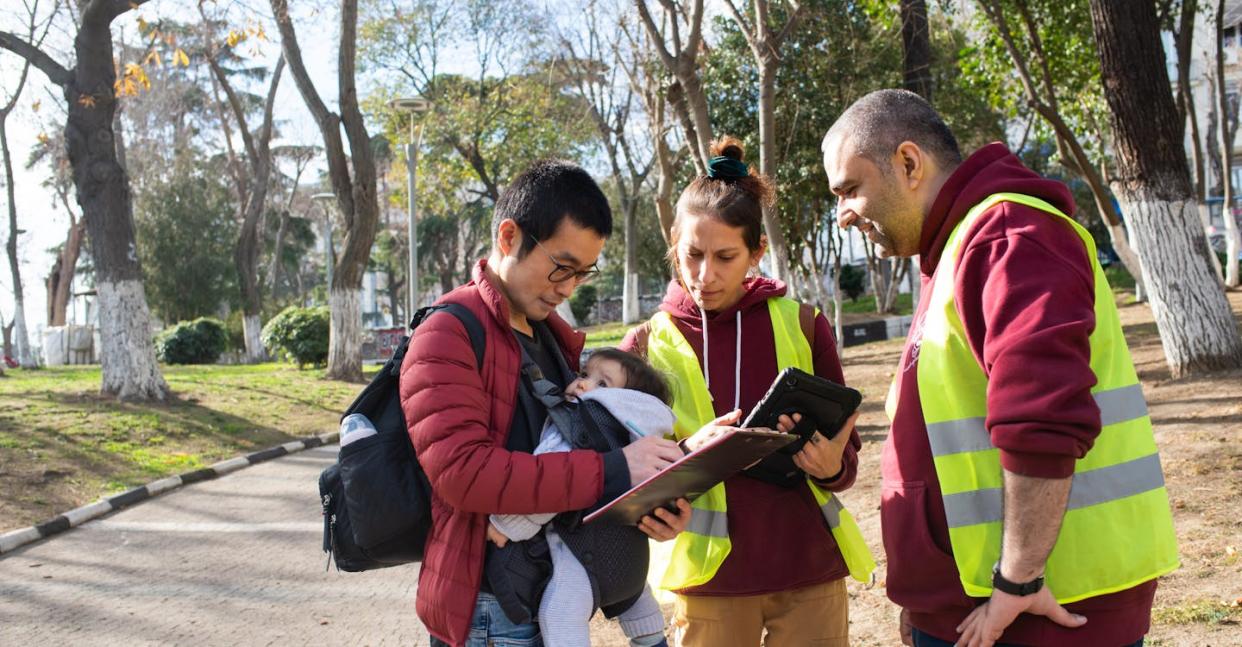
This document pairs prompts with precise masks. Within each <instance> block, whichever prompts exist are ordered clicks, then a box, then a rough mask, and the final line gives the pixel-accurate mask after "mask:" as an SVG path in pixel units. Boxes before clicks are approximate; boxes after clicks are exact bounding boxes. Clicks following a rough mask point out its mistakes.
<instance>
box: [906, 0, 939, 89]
mask: <svg viewBox="0 0 1242 647" xmlns="http://www.w3.org/2000/svg"><path fill="white" fill-rule="evenodd" d="M901 50H902V60H901V71H902V83H901V85H902V87H904V88H905V89H907V90H909V91H911V92H913V93H915V94H917V95H919V96H921V97H923V98H924V99H927V102H928V103H931V101H932V76H931V63H932V52H931V32H930V31H929V30H928V26H927V3H926V2H925V1H924V0H901Z"/></svg>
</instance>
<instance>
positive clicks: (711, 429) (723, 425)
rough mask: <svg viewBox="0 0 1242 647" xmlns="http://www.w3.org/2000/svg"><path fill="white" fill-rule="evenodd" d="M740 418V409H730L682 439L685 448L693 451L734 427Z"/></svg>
mask: <svg viewBox="0 0 1242 647" xmlns="http://www.w3.org/2000/svg"><path fill="white" fill-rule="evenodd" d="M741 419H742V410H741V409H734V410H733V411H730V412H729V413H726V414H724V415H723V416H720V417H719V418H716V419H715V420H713V421H711V422H709V423H707V424H705V425H703V427H702V428H701V429H699V430H698V431H696V432H694V434H693V435H691V436H690V437H689V438H686V439H685V440H684V441H683V442H684V443H685V445H686V450H687V451H691V452H692V451H695V450H697V449H699V448H700V447H702V446H704V445H706V444H707V443H710V442H711V441H713V440H715V439H716V438H717V437H719V436H721V435H723V434H724V433H725V432H726V431H731V430H733V429H736V428H737V427H736V426H735V425H737V423H738V421H740V420H741Z"/></svg>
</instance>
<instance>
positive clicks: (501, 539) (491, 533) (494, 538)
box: [487, 522, 509, 548]
mask: <svg viewBox="0 0 1242 647" xmlns="http://www.w3.org/2000/svg"><path fill="white" fill-rule="evenodd" d="M487 540H488V541H490V542H492V543H493V544H496V547H497V548H504V547H505V544H507V543H509V538H508V537H506V536H504V534H503V533H501V532H500V531H499V530H496V526H493V525H492V524H491V522H488V524H487Z"/></svg>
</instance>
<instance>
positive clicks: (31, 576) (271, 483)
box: [0, 447, 428, 646]
mask: <svg viewBox="0 0 1242 647" xmlns="http://www.w3.org/2000/svg"><path fill="white" fill-rule="evenodd" d="M336 450H337V448H336V447H320V448H316V449H311V450H307V451H304V452H301V453H298V454H294V455H292V456H287V457H284V458H281V459H278V460H273V461H268V462H266V463H262V464H259V465H256V466H254V467H250V468H247V469H244V470H241V471H238V472H235V473H233V474H230V475H228V476H225V477H223V478H220V479H217V480H214V481H208V482H204V483H198V484H195V485H191V486H188V487H185V488H182V489H180V490H177V491H175V492H172V493H169V494H166V495H164V496H161V497H159V498H156V499H154V500H152V501H148V502H146V503H143V504H141V505H137V506H134V507H132V508H129V509H127V510H123V511H121V512H118V513H117V514H114V515H111V516H109V517H106V518H104V519H100V520H97V521H92V522H89V523H86V524H84V525H82V526H81V527H79V528H75V529H73V530H71V531H69V532H67V533H65V534H63V535H59V536H56V537H53V538H51V539H49V540H47V541H44V542H42V543H39V544H35V545H33V546H29V547H27V548H24V549H19V550H17V551H14V552H13V553H10V554H8V555H5V556H3V557H0V645H5V646H9V645H12V646H18V645H39V644H48V645H127V646H128V645H169V644H183V645H243V644H244V645H305V644H313V645H317V646H323V645H334V646H335V645H426V644H427V642H428V640H427V633H426V631H425V630H424V629H423V627H422V625H421V624H420V623H419V622H418V619H417V617H415V615H414V590H415V585H416V582H417V579H418V569H417V567H415V566H408V567H398V568H393V569H386V570H383V571H375V572H372V573H363V574H354V573H338V572H337V571H336V570H335V567H333V570H331V571H330V572H324V564H325V563H326V555H325V554H324V553H323V552H321V551H320V545H321V537H322V532H323V526H322V522H321V521H320V520H321V519H322V517H321V515H320V509H319V503H318V490H317V486H316V483H317V478H318V475H319V472H320V470H322V469H323V468H324V467H326V466H327V465H329V464H330V463H331V462H332V461H334V460H335V459H336Z"/></svg>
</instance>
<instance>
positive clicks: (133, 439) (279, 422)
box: [0, 364, 378, 531]
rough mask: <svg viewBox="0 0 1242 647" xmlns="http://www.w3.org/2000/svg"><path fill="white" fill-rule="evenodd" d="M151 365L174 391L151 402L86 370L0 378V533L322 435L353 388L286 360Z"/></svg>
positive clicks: (355, 390)
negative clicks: (134, 398)
mask: <svg viewBox="0 0 1242 647" xmlns="http://www.w3.org/2000/svg"><path fill="white" fill-rule="evenodd" d="M161 368H162V370H163V373H164V378H165V380H167V382H168V385H169V387H170V388H171V389H172V393H173V395H172V397H171V398H170V399H169V400H168V401H167V402H161V403H136V402H119V401H117V400H115V399H114V398H110V397H104V396H101V395H100V394H99V386H100V383H101V378H100V370H99V367H97V366H96V367H51V368H45V369H40V370H36V371H24V370H20V369H19V370H13V371H8V372H6V373H5V377H4V378H0V466H3V469H0V489H3V490H4V491H6V492H10V493H14V495H13V496H10V497H6V498H7V499H8V500H7V501H0V512H2V513H4V514H5V515H6V516H7V517H8V518H7V519H6V520H5V521H4V522H3V523H0V531H3V530H5V529H7V528H12V527H17V526H19V525H22V523H19V522H23V521H24V522H27V523H29V522H37V521H43V520H45V519H46V518H47V517H50V516H52V515H53V514H56V513H59V512H63V511H64V510H67V509H69V508H71V507H75V506H77V505H81V504H83V503H87V502H89V501H91V500H94V499H95V498H97V497H98V496H101V495H104V494H107V493H111V492H115V491H118V490H124V489H127V488H130V487H135V486H137V485H141V484H143V483H147V482H149V481H152V480H155V479H158V478H162V477H164V476H168V475H172V474H178V473H181V472H186V471H191V470H194V469H198V468H201V467H203V466H206V465H209V464H211V463H214V462H216V461H219V460H223V459H226V458H231V457H233V456H236V455H238V454H240V453H245V452H250V451H255V450H257V449H263V448H266V447H271V446H273V445H278V444H281V443H285V442H288V441H289V440H292V439H294V438H301V437H306V436H309V435H314V434H322V433H325V432H329V431H332V430H334V429H335V428H336V426H337V422H338V420H339V417H340V412H341V411H342V410H343V409H344V408H345V406H347V405H348V404H349V402H350V401H351V400H352V399H353V398H354V396H355V395H356V394H357V393H358V392H359V391H360V390H361V389H362V386H363V385H361V384H352V383H346V382H336V381H331V380H325V379H324V378H323V374H324V371H323V370H305V371H299V370H297V369H296V368H294V367H292V366H290V365H288V364H257V365H249V366H217V365H209V366H163V367H161ZM368 370H369V371H371V372H373V371H375V370H378V369H377V367H369V369H368ZM49 475H50V476H49ZM14 501H19V503H17V504H15V503H13V502H14ZM15 505H16V506H17V508H16V509H14V507H13V506H15Z"/></svg>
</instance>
